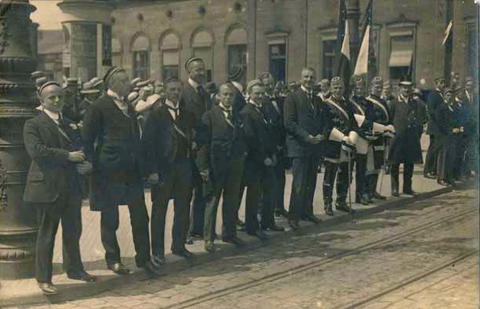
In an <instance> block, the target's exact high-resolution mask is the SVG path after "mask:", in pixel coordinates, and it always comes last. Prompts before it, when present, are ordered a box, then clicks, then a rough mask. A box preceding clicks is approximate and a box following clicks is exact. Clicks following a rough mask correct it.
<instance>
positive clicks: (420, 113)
mask: <svg viewBox="0 0 480 309" xmlns="http://www.w3.org/2000/svg"><path fill="white" fill-rule="evenodd" d="M390 115H391V116H392V121H393V126H394V127H395V132H396V135H395V137H394V138H393V139H392V143H391V146H390V150H389V152H390V153H389V156H388V162H389V163H390V164H391V166H392V170H391V180H392V196H399V192H398V186H399V182H398V177H399V168H400V164H402V163H403V165H404V171H403V193H404V194H407V195H412V196H413V195H415V194H416V193H415V191H414V190H413V189H412V177H413V168H414V164H420V163H422V161H423V160H422V148H421V146H420V134H419V132H421V131H422V130H423V122H424V120H425V119H426V117H427V115H426V114H425V112H424V110H423V108H422V106H421V105H420V103H419V102H418V101H416V100H414V99H413V98H412V83H411V82H409V81H402V82H400V94H399V96H398V98H397V99H395V100H393V101H392V103H391V105H390Z"/></svg>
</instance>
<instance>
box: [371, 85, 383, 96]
mask: <svg viewBox="0 0 480 309" xmlns="http://www.w3.org/2000/svg"><path fill="white" fill-rule="evenodd" d="M372 94H373V95H375V96H377V97H379V96H381V95H382V85H374V86H372Z"/></svg>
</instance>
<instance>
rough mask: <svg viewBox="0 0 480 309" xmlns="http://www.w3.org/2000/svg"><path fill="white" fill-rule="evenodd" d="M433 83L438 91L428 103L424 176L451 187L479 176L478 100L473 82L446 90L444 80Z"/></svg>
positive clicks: (468, 80) (466, 82)
mask: <svg viewBox="0 0 480 309" xmlns="http://www.w3.org/2000/svg"><path fill="white" fill-rule="evenodd" d="M434 81H435V85H436V88H435V90H434V91H432V93H430V95H429V97H428V100H427V104H428V105H427V106H428V113H429V116H430V119H429V122H428V131H427V133H428V134H429V135H430V146H429V148H428V153H427V159H426V164H425V168H424V176H425V177H426V178H431V179H437V182H438V183H439V184H440V185H444V186H452V185H454V184H455V182H456V181H466V180H469V179H471V178H472V177H473V174H472V173H473V172H478V171H477V167H476V166H477V162H476V158H477V157H478V152H477V151H478V132H477V131H478V129H477V127H478V106H477V104H478V99H477V98H476V96H477V95H476V94H475V93H474V89H473V88H474V83H473V79H472V78H466V80H465V87H461V86H459V85H456V86H457V88H456V89H452V88H447V87H446V83H445V78H444V77H441V76H440V77H437V78H436V79H435V80H434Z"/></svg>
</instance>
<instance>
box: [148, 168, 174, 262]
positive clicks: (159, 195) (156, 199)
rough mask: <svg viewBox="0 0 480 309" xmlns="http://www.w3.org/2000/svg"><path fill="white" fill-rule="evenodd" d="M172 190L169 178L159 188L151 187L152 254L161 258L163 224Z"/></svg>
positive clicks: (163, 235) (163, 233) (163, 251)
mask: <svg viewBox="0 0 480 309" xmlns="http://www.w3.org/2000/svg"><path fill="white" fill-rule="evenodd" d="M172 189H173V182H172V179H171V176H168V177H166V179H165V182H164V183H163V184H162V185H161V186H160V187H159V186H158V185H154V186H153V187H152V223H151V224H150V230H151V236H152V254H154V255H159V256H163V255H164V254H165V245H164V244H165V222H166V216H167V209H168V202H169V200H170V196H171V192H172Z"/></svg>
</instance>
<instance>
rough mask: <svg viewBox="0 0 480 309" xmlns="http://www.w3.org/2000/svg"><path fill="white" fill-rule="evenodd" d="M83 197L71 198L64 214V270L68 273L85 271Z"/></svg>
mask: <svg viewBox="0 0 480 309" xmlns="http://www.w3.org/2000/svg"><path fill="white" fill-rule="evenodd" d="M81 207H82V197H81V196H71V197H69V200H68V204H67V205H65V207H64V209H63V214H62V219H61V221H62V242H63V248H62V251H63V268H64V270H65V271H66V272H67V274H68V273H72V272H80V271H83V270H84V268H83V264H82V258H81V255H80V237H81V235H82V208H81Z"/></svg>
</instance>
